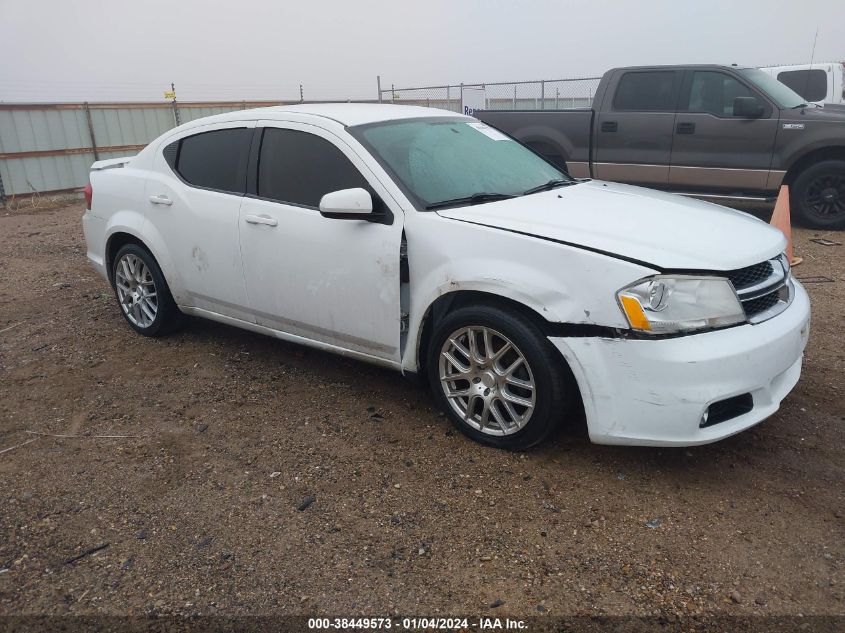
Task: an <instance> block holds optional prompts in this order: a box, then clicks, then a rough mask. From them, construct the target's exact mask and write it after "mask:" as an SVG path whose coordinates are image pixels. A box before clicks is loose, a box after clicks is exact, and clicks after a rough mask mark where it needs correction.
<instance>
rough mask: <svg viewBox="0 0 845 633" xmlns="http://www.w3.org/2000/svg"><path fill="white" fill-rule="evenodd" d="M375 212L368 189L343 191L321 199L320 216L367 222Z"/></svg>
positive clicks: (329, 194)
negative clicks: (369, 216)
mask: <svg viewBox="0 0 845 633" xmlns="http://www.w3.org/2000/svg"><path fill="white" fill-rule="evenodd" d="M372 212H373V198H372V196H370V193H369V192H368V191H367V190H366V189H361V188H360V187H356V188H354V189H341V190H339V191H332V192H331V193H327V194H326V195H324V196H323V197H322V198H320V214H321V215H323V216H324V217H327V218H337V219H341V220H366V219H368V218H367V216H368V215H371V214H372Z"/></svg>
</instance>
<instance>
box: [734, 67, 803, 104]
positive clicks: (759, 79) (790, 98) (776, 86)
mask: <svg viewBox="0 0 845 633" xmlns="http://www.w3.org/2000/svg"><path fill="white" fill-rule="evenodd" d="M739 73H740V74H741V75H742V76H743V77H745V78H746V79H748V80H749V81H750V82H751V83H753V84H754V85H755V86H757V87H758V88H759V89H760V90H762V91H763V92H765V93H766V94H767V95H769V97H770V98H771V99H773V100H774V102H775V103H777V104H778V105H779V106H780V107H781V108H797V107H799V106H801V105H805V104H806V103H807V100H806V99H804V97H802V96H801V95H799V94H798V93H797V92H795V91H794V90H793V89H792V88H790V87H789V86H787V85H786V84H782V83H781V82H779V81H778V80H777V79H775V78H774V77H772V76H771V75H767V74H766V73H764V72H763V71H762V70H760V69H758V68H743V69H741V70H740V71H739Z"/></svg>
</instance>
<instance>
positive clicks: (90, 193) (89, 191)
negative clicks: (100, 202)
mask: <svg viewBox="0 0 845 633" xmlns="http://www.w3.org/2000/svg"><path fill="white" fill-rule="evenodd" d="M83 191H84V192H85V208H86V209H88V210H89V211H90V210H91V199H92V198H93V197H94V190H93V189H92V188H91V183H90V182H89V183H88V184H87V185H85V189H84V190H83Z"/></svg>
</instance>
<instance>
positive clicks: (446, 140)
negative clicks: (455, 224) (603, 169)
mask: <svg viewBox="0 0 845 633" xmlns="http://www.w3.org/2000/svg"><path fill="white" fill-rule="evenodd" d="M349 131H350V132H351V133H352V134H353V136H355V138H357V139H358V140H359V141H360V142H361V143H362V144H363V145H364V146H365V147H366V148H367V149H368V150H370V152H371V153H372V154H373V155H374V156H375V157H376V159H377V160H378V161H379V162H380V163H381V165H382V166H383V167H384V168H385V169H386V170H387V171H388V172H389V173H390V174H391V176H393V178H394V179H395V180H396V181H398V184H399V185H400V186H402V188H403V189H404V191H405V193H406V194H408V195H409V196H410V197H411V199H412V200H413V201H414V202H415V203H416V204H417V205H418V206H419V207H420V208H423V209H425V208H441V207H446V206H463V205H468V204H481V203H484V202H490V201H493V200H501V199H503V198H508V197H512V196H521V195H526V194H527V193H529V192H530V190H532V189H537V190H538V191H539V190H543V189H551V188H554V187H557V186H564V185H567V184H571V183H573V182H575V181H573V180H572V178H570V177H569V176H568V175H567V174H565V173H564V172H562V171H560V170H559V169H557V168H555V167H553V166H552V165H551V164H549V163H547V162H546V161H545V160H543V159H542V158H540V157H539V156H537V155H536V154H535V153H534V152H532V151H531V150H529V149H527V148H526V147H524V146H523V145H521V144H520V143H518V142H517V141H515V140H513V139H512V138H510V137H509V136H506V135H505V134H502V133H501V132H499V131H498V130H496V129H494V128H492V127H489V126H488V125H486V124H484V123H481V122H480V121H476V120H473V119H457V118H455V119H451V118H426V119H405V120H397V121H387V122H384V123H375V124H369V125H362V126H358V127H353V128H350V130H349Z"/></svg>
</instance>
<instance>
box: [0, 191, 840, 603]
mask: <svg viewBox="0 0 845 633" xmlns="http://www.w3.org/2000/svg"><path fill="white" fill-rule="evenodd" d="M81 215H82V206H81V205H80V204H73V205H70V206H65V207H61V208H58V209H53V210H46V211H33V210H29V211H27V210H20V211H8V210H6V209H0V451H2V452H0V526H1V527H0V536H2V540H0V614H36V613H37V614H55V615H62V614H100V613H108V614H151V613H152V614H197V613H201V614H212V615H213V614H225V615H235V614H247V613H249V614H278V613H287V614H290V613H296V614H313V615H323V616H324V615H353V614H360V615H370V616H383V615H393V614H395V613H398V614H418V615H456V614H464V615H467V614H476V615H498V616H504V615H515V616H535V615H540V614H557V615H564V614H569V615H572V614H640V615H661V616H674V615H684V614H693V613H709V614H713V613H717V614H742V615H752V614H772V615H775V614H791V615H797V614H799V613H800V614H804V615H810V614H839V615H842V614H845V599H844V598H845V502H844V501H843V498H845V485H843V482H845V446H844V445H843V429H845V393H843V389H845V386H843V381H842V377H843V367H845V345H843V342H842V337H843V325H845V319H844V318H843V314H845V311H844V310H843V308H842V306H843V305H845V246H843V245H835V246H822V245H820V244H816V243H813V242H810V239H811V238H818V237H825V238H828V239H831V240H835V241H837V242H843V243H845V234H842V233H839V234H837V233H819V232H813V231H808V230H796V231H795V243H796V252H797V253H798V254H799V255H802V256H803V257H804V259H805V262H804V264H803V265H801V266H800V267H799V268H797V269H796V270H795V273H796V275H797V276H798V277H799V278H813V277H815V278H816V281H815V282H812V283H807V285H806V287H807V289H808V291H809V292H810V295H811V297H812V302H813V309H814V314H813V325H812V333H811V340H810V344H809V348H808V351H807V355H806V362H805V366H804V373H803V376H802V378H801V381H800V382H799V384H798V386H797V387H796V389H795V391H794V392H793V393H792V394H791V395H790V396H789V397H788V398H787V400H786V401H785V402H784V404H783V407H782V408H781V410H780V411H779V412H778V413H777V414H776V415H775V416H773V417H772V418H770V419H769V420H767V421H766V422H764V423H762V424H760V425H758V426H757V427H755V428H754V429H752V430H750V431H747V432H745V433H742V434H740V435H738V436H736V437H733V438H730V439H727V440H724V441H722V442H719V443H717V444H715V445H710V446H703V447H699V448H692V449H662V450H658V449H643V448H621V447H619V448H614V447H603V446H595V445H591V444H590V443H589V442H588V441H586V440H584V439H579V438H576V437H572V436H569V435H565V434H561V435H558V436H557V437H555V438H553V439H552V440H551V441H549V442H548V443H546V444H545V445H543V446H542V447H540V448H539V449H537V450H533V451H531V452H528V453H525V454H519V453H516V454H514V453H507V452H501V451H496V450H492V449H489V448H484V447H482V446H479V445H477V444H474V443H472V442H470V441H469V440H467V439H466V438H464V437H463V436H462V435H461V434H460V433H458V432H457V431H453V429H452V428H451V426H450V425H449V423H448V421H447V420H446V419H445V418H444V417H443V416H442V415H441V414H440V413H438V411H437V410H436V409H435V408H434V406H433V400H432V399H431V397H430V396H429V395H428V393H427V392H426V391H425V390H424V389H423V388H421V387H418V386H416V385H414V384H412V383H410V382H408V381H406V380H405V379H403V378H402V377H401V376H399V375H397V374H394V373H391V372H389V371H385V370H381V369H378V368H375V367H371V366H368V365H365V364H361V363H358V362H355V361H351V360H346V359H343V358H339V357H335V356H330V355H327V354H323V353H319V352H315V351H311V350H307V349H305V348H301V347H298V346H295V345H290V344H286V343H283V342H280V341H276V340H273V339H270V338H266V337H262V336H259V335H256V334H251V333H247V332H243V331H239V330H236V329H233V328H230V327H225V326H222V325H217V324H214V323H211V322H206V321H200V320H192V321H191V322H190V323H189V324H188V326H187V327H186V328H185V329H183V330H182V331H180V332H179V333H177V334H175V335H172V336H170V337H167V338H164V339H158V340H151V339H147V338H143V337H141V336H138V335H137V334H134V333H133V332H132V331H131V330H130V328H129V327H128V326H127V325H126V323H125V322H124V320H123V317H122V316H121V315H120V312H119V309H118V307H117V305H116V303H115V301H114V299H113V297H112V294H111V291H110V289H109V287H108V285H107V284H106V282H105V281H103V280H102V279H101V278H100V277H98V276H97V275H96V274H95V273H94V271H93V269H92V268H90V267H89V265H88V263H87V261H86V258H85V249H84V242H83V237H82V231H81V227H80V217H81ZM819 277H825V278H827V279H830V280H832V281H828V282H823V281H820V280H819V279H818V278H819ZM39 434H43V435H39ZM68 436H69V437H68ZM307 500H311V501H312V503H311V504H310V505H308V506H307V507H305V506H306V505H307ZM98 546H103V547H102V548H101V549H100V550H99V551H96V552H94V553H89V554H86V555H84V556H82V557H81V558H78V559H77V560H72V559H73V558H74V557H77V556H79V555H80V554H85V553H86V550H88V549H89V548H94V547H98Z"/></svg>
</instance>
